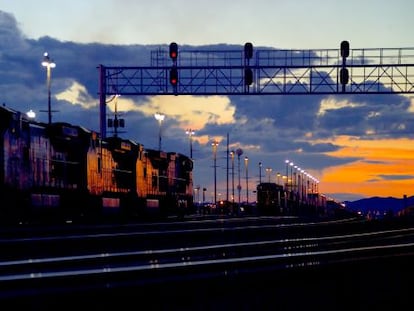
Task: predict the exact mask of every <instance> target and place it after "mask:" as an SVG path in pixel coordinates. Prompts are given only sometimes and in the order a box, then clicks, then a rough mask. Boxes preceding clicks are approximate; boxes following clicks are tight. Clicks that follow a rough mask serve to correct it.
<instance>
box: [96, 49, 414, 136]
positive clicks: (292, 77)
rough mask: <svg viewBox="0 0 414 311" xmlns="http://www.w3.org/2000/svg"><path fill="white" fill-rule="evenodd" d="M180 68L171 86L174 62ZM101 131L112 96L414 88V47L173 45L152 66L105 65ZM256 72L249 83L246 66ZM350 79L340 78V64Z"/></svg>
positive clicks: (363, 91) (388, 91) (377, 91)
mask: <svg viewBox="0 0 414 311" xmlns="http://www.w3.org/2000/svg"><path fill="white" fill-rule="evenodd" d="M173 66H174V67H175V68H176V70H177V72H178V83H177V85H171V83H170V80H169V74H170V70H171V68H172V67H173ZM98 68H99V71H100V90H99V94H100V109H101V110H100V112H101V134H102V135H103V136H104V137H105V136H106V124H105V118H106V117H105V116H106V112H105V111H106V107H105V106H106V105H105V101H106V96H107V95H306V94H314V95H323V94H410V93H414V48H377V49H350V50H349V56H348V57H346V59H344V57H342V56H341V51H340V49H320V50H280V49H271V48H263V49H255V50H254V53H253V57H252V58H247V57H246V55H245V51H244V49H243V47H241V48H240V50H228V49H226V48H223V49H218V50H209V49H204V50H195V49H194V50H193V49H190V48H189V49H183V50H179V54H178V57H177V60H176V62H174V63H173V62H172V61H171V59H170V57H169V53H168V49H165V50H163V49H158V50H156V51H153V52H151V65H150V66H142V67H140V66H137V67H135V66H134V67H110V66H104V65H100V66H99V67H98ZM246 68H249V70H251V71H252V73H253V81H252V84H250V85H247V84H246V83H245V72H246V71H245V70H246ZM343 68H346V69H347V72H348V75H349V79H347V83H346V84H344V83H341V82H343V81H341V78H340V72H341V69H343Z"/></svg>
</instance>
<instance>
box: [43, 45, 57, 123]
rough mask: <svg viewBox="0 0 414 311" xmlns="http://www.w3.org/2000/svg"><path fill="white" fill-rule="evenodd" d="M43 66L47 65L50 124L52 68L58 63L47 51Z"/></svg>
mask: <svg viewBox="0 0 414 311" xmlns="http://www.w3.org/2000/svg"><path fill="white" fill-rule="evenodd" d="M42 66H43V67H46V85H47V94H48V101H47V103H48V104H47V108H48V109H47V111H48V120H49V124H50V123H52V106H51V95H50V85H51V69H52V68H55V67H56V63H55V62H54V61H53V60H52V59H50V57H49V54H48V53H47V52H45V53H44V54H43V61H42Z"/></svg>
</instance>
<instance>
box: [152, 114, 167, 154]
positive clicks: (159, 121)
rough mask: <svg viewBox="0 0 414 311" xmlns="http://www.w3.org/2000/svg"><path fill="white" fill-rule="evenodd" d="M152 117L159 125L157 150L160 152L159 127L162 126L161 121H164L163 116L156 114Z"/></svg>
mask: <svg viewBox="0 0 414 311" xmlns="http://www.w3.org/2000/svg"><path fill="white" fill-rule="evenodd" d="M154 117H155V119H156V120H157V121H158V125H159V132H158V150H159V151H161V126H162V121H164V118H165V115H163V114H161V113H158V112H157V113H155V114H154Z"/></svg>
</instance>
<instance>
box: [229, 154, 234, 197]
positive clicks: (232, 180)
mask: <svg viewBox="0 0 414 311" xmlns="http://www.w3.org/2000/svg"><path fill="white" fill-rule="evenodd" d="M230 156H231V190H232V191H231V201H232V203H233V204H234V151H233V150H232V151H231V152H230Z"/></svg>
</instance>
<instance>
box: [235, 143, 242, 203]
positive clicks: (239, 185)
mask: <svg viewBox="0 0 414 311" xmlns="http://www.w3.org/2000/svg"><path fill="white" fill-rule="evenodd" d="M236 153H237V158H238V172H239V184H238V185H237V190H238V191H239V206H240V199H241V198H240V194H241V188H242V187H241V179H240V156H241V155H242V154H243V150H241V149H240V148H238V149H237V150H236Z"/></svg>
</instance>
